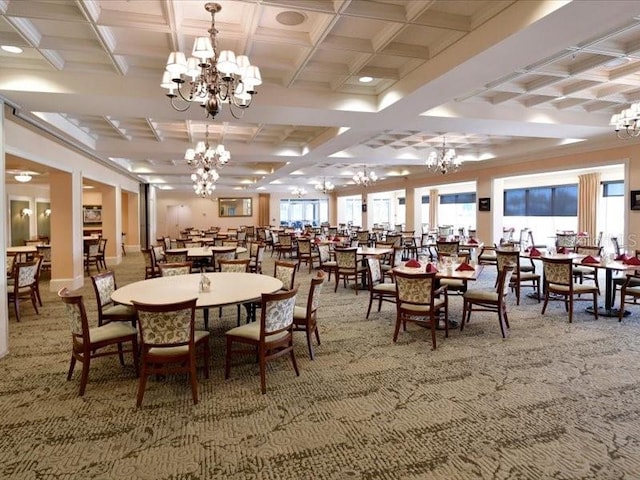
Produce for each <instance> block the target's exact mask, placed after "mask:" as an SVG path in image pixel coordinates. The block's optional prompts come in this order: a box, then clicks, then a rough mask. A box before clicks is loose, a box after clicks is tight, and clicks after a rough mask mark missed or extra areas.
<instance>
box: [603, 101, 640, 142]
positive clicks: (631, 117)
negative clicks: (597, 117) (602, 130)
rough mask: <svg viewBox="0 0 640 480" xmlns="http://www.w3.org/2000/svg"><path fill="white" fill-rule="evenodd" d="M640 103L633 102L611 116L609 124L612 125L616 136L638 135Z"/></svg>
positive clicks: (639, 131)
mask: <svg viewBox="0 0 640 480" xmlns="http://www.w3.org/2000/svg"><path fill="white" fill-rule="evenodd" d="M639 119H640V103H634V104H632V105H631V106H630V107H629V108H627V109H625V110H622V111H621V112H620V113H617V114H615V115H613V116H612V117H611V121H610V122H609V125H613V126H614V128H615V131H616V135H617V136H618V138H633V137H637V136H639V135H640V125H639V124H638V120H639Z"/></svg>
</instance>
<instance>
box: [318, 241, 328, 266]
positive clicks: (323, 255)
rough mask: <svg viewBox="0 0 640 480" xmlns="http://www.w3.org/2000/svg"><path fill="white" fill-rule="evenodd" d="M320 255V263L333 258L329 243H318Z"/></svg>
mask: <svg viewBox="0 0 640 480" xmlns="http://www.w3.org/2000/svg"><path fill="white" fill-rule="evenodd" d="M318 255H319V256H320V263H323V262H328V261H329V260H331V249H330V247H329V245H328V244H326V243H324V244H322V243H321V244H319V245H318Z"/></svg>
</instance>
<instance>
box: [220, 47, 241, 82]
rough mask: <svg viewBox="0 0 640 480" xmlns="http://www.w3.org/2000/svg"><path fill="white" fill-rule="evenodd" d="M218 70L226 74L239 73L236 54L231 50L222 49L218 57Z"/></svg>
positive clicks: (228, 75)
mask: <svg viewBox="0 0 640 480" xmlns="http://www.w3.org/2000/svg"><path fill="white" fill-rule="evenodd" d="M217 66H218V70H220V71H221V72H222V73H223V74H224V75H225V76H227V77H230V76H231V75H233V74H235V73H238V64H237V63H236V54H235V53H233V52H232V51H231V50H222V51H221V52H220V56H219V57H218V64H217Z"/></svg>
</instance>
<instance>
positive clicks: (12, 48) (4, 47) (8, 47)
mask: <svg viewBox="0 0 640 480" xmlns="http://www.w3.org/2000/svg"><path fill="white" fill-rule="evenodd" d="M0 48H1V49H2V50H4V51H5V52H9V53H22V49H21V48H20V47H16V46H15V45H0Z"/></svg>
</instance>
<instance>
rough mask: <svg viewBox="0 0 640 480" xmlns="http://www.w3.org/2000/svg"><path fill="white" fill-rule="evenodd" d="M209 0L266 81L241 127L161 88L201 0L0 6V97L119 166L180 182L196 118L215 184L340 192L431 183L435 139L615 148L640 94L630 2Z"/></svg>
mask: <svg viewBox="0 0 640 480" xmlns="http://www.w3.org/2000/svg"><path fill="white" fill-rule="evenodd" d="M219 3H220V4H221V5H222V10H221V12H220V13H219V14H217V16H216V26H217V28H218V30H219V32H220V33H219V35H218V41H219V44H220V48H221V49H232V50H234V51H235V52H236V54H241V53H244V54H247V55H249V57H250V59H251V61H252V63H253V64H255V65H257V66H259V67H260V69H261V72H262V77H263V85H261V86H260V87H258V94H257V96H256V97H255V99H254V103H253V105H252V106H251V107H250V108H249V109H248V110H247V111H246V112H245V114H244V117H243V118H242V119H240V120H236V119H234V118H233V117H232V116H231V115H230V113H229V112H228V111H227V110H223V112H222V113H221V114H218V115H217V116H216V118H215V119H213V120H211V119H209V120H208V121H207V120H206V118H205V112H204V110H203V109H201V108H199V107H198V106H197V105H195V106H193V107H192V108H191V109H189V110H188V111H187V112H184V113H181V112H177V111H175V110H173V109H172V108H171V107H170V105H169V101H168V99H167V98H166V97H165V96H164V92H165V91H164V90H163V89H161V88H160V79H161V76H162V73H163V71H164V64H165V62H166V58H167V56H168V53H169V52H170V51H172V50H176V49H180V50H182V51H185V52H187V51H190V49H191V46H192V44H193V39H194V38H195V37H196V36H202V35H206V31H207V29H208V28H209V26H210V15H209V13H207V12H206V11H205V9H204V2H203V1H191V0H172V1H169V0H167V1H160V0H77V1H70V0H69V1H62V0H60V1H57V0H46V1H45V0H40V1H38V0H29V1H23V0H0V45H17V46H20V47H22V48H23V49H24V52H23V53H22V54H19V55H16V54H10V53H6V52H0V95H2V96H3V97H4V98H5V99H6V100H7V102H8V103H9V104H10V105H13V106H16V107H17V108H18V110H19V111H20V112H21V114H23V115H28V116H33V117H34V118H37V120H38V122H40V123H42V124H44V125H46V126H47V128H48V129H50V130H51V131H53V132H55V133H56V134H58V135H61V136H63V137H65V138H69V139H72V140H73V141H74V142H76V143H77V144H79V145H81V146H82V148H85V149H86V150H88V151H90V152H92V153H94V154H95V155H97V156H98V157H100V158H102V159H104V160H106V161H108V162H110V163H111V164H112V165H114V168H117V169H120V170H126V171H128V172H131V174H135V175H137V176H138V177H139V178H140V179H141V180H142V181H145V182H150V183H154V184H155V183H158V184H162V185H164V186H166V187H171V188H174V189H179V190H190V189H191V185H190V183H191V182H190V180H189V174H190V172H189V169H188V168H187V167H186V164H185V162H184V160H183V157H184V152H185V150H186V149H187V148H189V147H193V146H194V144H195V143H196V142H197V141H199V140H203V139H204V131H205V123H208V125H209V132H210V133H209V137H210V141H211V143H212V144H215V143H217V142H223V143H224V145H225V147H226V148H227V149H228V150H229V151H230V152H231V161H230V163H229V164H228V165H227V166H225V167H224V168H223V169H222V171H221V172H220V174H221V178H220V180H219V181H218V189H217V192H219V193H225V192H226V193H232V192H233V191H234V189H236V190H237V189H243V190H246V191H251V192H254V191H261V190H262V189H264V188H266V191H288V190H291V188H292V187H293V186H304V187H305V188H307V189H308V190H311V189H313V184H314V183H319V182H321V181H322V179H323V178H326V179H327V180H329V181H331V182H333V183H335V184H336V185H338V186H343V185H348V184H349V183H352V181H351V176H352V175H353V173H354V172H355V171H357V170H361V169H362V165H363V164H367V165H368V167H369V168H372V169H375V171H376V173H377V174H378V177H384V178H389V177H392V176H394V175H402V176H406V175H412V176H415V175H425V176H426V175H427V173H426V170H425V167H424V161H425V159H426V157H427V156H428V153H429V152H430V150H431V149H432V148H433V147H438V146H439V145H441V143H442V140H443V137H445V138H446V142H447V146H449V145H451V146H453V147H454V148H455V149H456V151H457V153H458V155H461V156H463V157H464V158H465V159H467V160H473V161H474V162H478V163H475V165H479V164H483V165H491V164H492V163H495V164H499V163H504V162H513V161H525V160H528V159H532V158H538V157H540V156H545V155H546V156H548V155H551V152H557V151H558V149H561V151H570V150H571V149H576V148H580V149H593V148H601V147H603V146H607V145H615V144H619V143H620V142H623V140H618V139H616V137H615V134H614V133H613V131H612V129H611V127H609V126H608V122H609V118H610V116H611V115H612V114H613V113H616V112H617V111H618V110H620V109H622V108H626V107H627V106H628V104H629V103H631V102H636V101H638V100H640V74H639V73H638V72H639V71H640V2H637V1H635V0H632V1H579V2H575V1H574V2H562V1H548V2H545V1H515V2H514V1H499V0H433V1H427V0H425V1H419V0H411V1H402V0H379V1H370V0H351V1H349V0H279V1H275V0H246V1H231V0H226V1H225V0H222V1H220V2H219ZM296 18H297V19H298V20H301V23H300V24H298V25H285V24H283V23H281V22H282V21H283V19H284V21H286V20H287V19H292V20H295V19H296ZM616 63H618V65H615V64H616ZM364 75H367V76H371V77H373V78H374V81H373V82H371V83H369V84H362V83H360V82H359V81H358V79H359V77H361V76H364ZM473 165H474V164H466V165H465V166H464V167H463V168H473ZM7 168H8V169H13V168H16V169H20V168H22V167H21V166H20V165H19V161H17V160H16V159H12V163H9V161H8V163H7ZM24 168H30V169H32V170H35V171H36V172H37V171H38V168H40V167H38V165H26V166H25V167H24ZM41 170H42V173H45V169H44V167H41ZM44 177H46V175H44V176H43V178H44ZM427 181H428V180H427Z"/></svg>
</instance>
